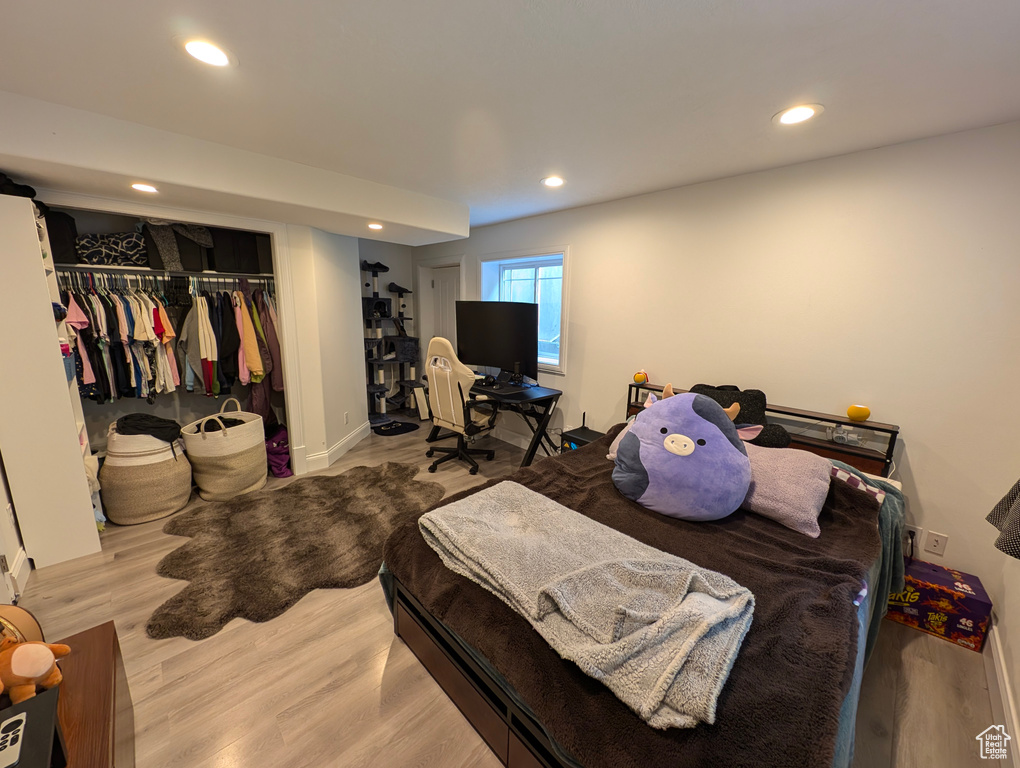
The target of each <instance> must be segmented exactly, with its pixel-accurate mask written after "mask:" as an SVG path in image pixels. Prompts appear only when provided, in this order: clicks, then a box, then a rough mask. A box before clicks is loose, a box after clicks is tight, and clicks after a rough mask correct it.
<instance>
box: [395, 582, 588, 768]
mask: <svg viewBox="0 0 1020 768" xmlns="http://www.w3.org/2000/svg"><path fill="white" fill-rule="evenodd" d="M393 585H394V601H393V631H394V633H395V634H396V635H397V636H398V637H399V638H400V639H401V640H403V641H404V642H405V643H406V644H407V647H408V648H410V649H411V651H412V652H414V655H415V656H417V657H418V661H420V662H421V663H422V666H424V667H425V669H427V670H428V671H429V674H430V675H432V677H433V678H435V681H436V682H437V683H439V685H440V687H441V688H442V689H443V690H444V691H445V692H446V695H447V696H449V697H450V700H451V701H452V702H453V703H454V704H456V705H457V708H458V709H460V711H461V713H462V714H463V715H464V717H466V718H467V721H468V722H469V723H471V725H472V726H473V727H474V729H475V730H476V731H478V733H479V735H480V736H481V737H482V738H483V739H484V740H485V743H486V744H488V745H489V749H491V750H492V751H493V753H494V754H495V755H496V757H498V758H499V759H500V761H501V762H502V763H503V765H505V766H507V768H574V766H576V764H575V763H568V762H564V761H562V760H560V759H559V757H558V756H557V754H556V751H555V750H554V749H553V747H552V746H551V744H550V743H549V738H548V737H547V736H546V735H545V731H544V730H543V729H542V727H541V726H540V725H539V724H538V723H537V722H536V721H535V720H534V718H532V717H531V716H530V715H529V714H528V713H527V712H525V711H524V710H523V709H521V708H520V707H519V706H518V705H517V704H516V703H515V702H514V701H513V700H512V699H511V698H510V697H509V696H507V694H506V693H505V692H504V691H503V689H502V688H501V687H500V686H499V684H498V683H497V682H496V681H495V680H494V679H493V678H492V676H491V675H490V674H489V673H488V672H486V671H485V670H484V669H482V667H481V666H479V665H478V664H477V663H475V661H474V660H473V659H472V658H471V657H470V656H468V655H467V654H466V653H465V652H464V651H463V649H462V647H461V645H460V644H459V643H458V641H457V640H456V639H455V638H454V637H453V635H452V634H451V633H450V631H449V630H448V629H447V628H446V627H444V626H443V624H442V623H441V622H439V621H437V620H436V619H435V618H433V616H432V615H431V614H430V613H429V612H428V611H427V610H425V608H424V607H422V605H421V603H419V602H418V600H417V599H416V598H415V597H414V595H412V594H411V593H410V592H408V591H407V590H406V589H405V588H404V585H403V584H401V583H400V582H399V581H398V580H397V579H396V578H394V579H393Z"/></svg>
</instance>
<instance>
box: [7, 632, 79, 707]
mask: <svg viewBox="0 0 1020 768" xmlns="http://www.w3.org/2000/svg"><path fill="white" fill-rule="evenodd" d="M70 652H71V649H70V648H69V647H68V646H66V645H53V644H48V643H40V642H36V641H32V642H27V643H19V642H18V641H17V640H15V639H14V638H11V637H5V638H4V639H3V641H2V642H0V693H2V692H3V691H7V695H8V696H10V697H11V703H12V704H20V703H21V702H23V701H25V700H26V699H30V698H32V697H33V696H35V688H36V686H40V687H41V688H43V689H44V690H45V689H48V688H54V687H56V686H58V685H60V681H61V680H63V679H64V676H63V675H61V674H60V668H59V667H57V659H62V658H64V657H65V656H67V654H69V653H70Z"/></svg>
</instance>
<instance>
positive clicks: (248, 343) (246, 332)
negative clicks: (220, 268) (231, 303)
mask: <svg viewBox="0 0 1020 768" xmlns="http://www.w3.org/2000/svg"><path fill="white" fill-rule="evenodd" d="M234 297H235V299H236V300H237V301H238V304H237V306H238V309H239V310H240V313H241V322H242V332H241V344H242V345H243V346H244V361H245V365H247V366H248V371H249V372H250V373H251V377H250V378H251V380H252V381H262V377H263V376H265V374H266V371H265V369H264V368H263V367H262V355H260V354H259V343H258V339H257V338H256V336H255V326H254V324H253V323H252V319H251V312H250V311H249V309H248V304H247V300H246V299H245V297H244V294H243V293H241V291H235V292H234ZM255 377H258V378H255Z"/></svg>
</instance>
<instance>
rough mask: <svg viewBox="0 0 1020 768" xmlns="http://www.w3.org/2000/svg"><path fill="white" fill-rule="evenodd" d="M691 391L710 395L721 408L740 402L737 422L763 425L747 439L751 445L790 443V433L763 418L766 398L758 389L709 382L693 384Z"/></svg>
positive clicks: (782, 446) (764, 446) (784, 445)
mask: <svg viewBox="0 0 1020 768" xmlns="http://www.w3.org/2000/svg"><path fill="white" fill-rule="evenodd" d="M691 392H694V393H695V394H698V395H705V396H706V397H710V398H712V399H713V400H715V401H716V402H717V403H719V405H721V406H722V407H723V408H728V407H729V406H731V405H733V404H734V403H740V414H739V415H738V416H737V423H738V424H757V425H759V426H763V427H764V429H762V431H761V433H760V434H759V435H758V436H757V437H756V438H754V440H750V441H748V442H750V443H751V444H752V445H757V446H759V447H761V448H785V447H786V446H788V445H789V444H790V433H789V432H787V431H786V429H784V428H783V426H782V425H780V424H769V423H768V420H767V419H766V418H765V407H766V405H767V400H766V399H765V393H764V392H762V391H761V390H760V389H745V390H743V391H741V390H740V389H739V388H737V387H734V386H732V385H725V386H721V387H713V386H711V385H709V384H695V385H694V386H693V387H691Z"/></svg>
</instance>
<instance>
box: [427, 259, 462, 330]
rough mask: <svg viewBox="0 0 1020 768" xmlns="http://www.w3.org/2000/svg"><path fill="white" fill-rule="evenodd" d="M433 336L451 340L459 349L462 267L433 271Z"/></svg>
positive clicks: (440, 268) (441, 268)
mask: <svg viewBox="0 0 1020 768" xmlns="http://www.w3.org/2000/svg"><path fill="white" fill-rule="evenodd" d="M432 286H433V290H432V301H433V308H432V317H433V318H434V325H433V336H442V337H443V338H444V339H449V341H450V343H451V344H453V348H454V349H456V348H457V300H458V299H459V298H460V267H439V268H438V269H433V270H432Z"/></svg>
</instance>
